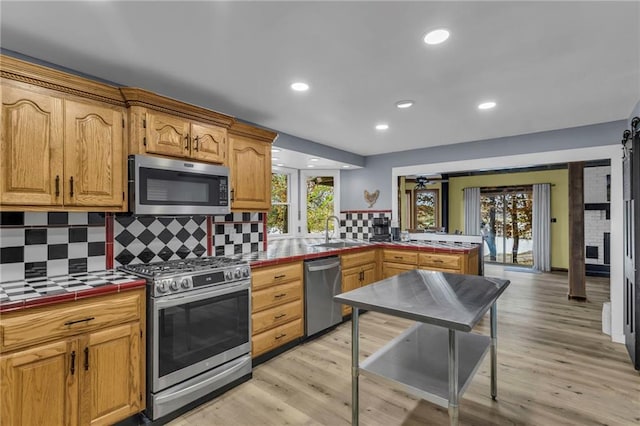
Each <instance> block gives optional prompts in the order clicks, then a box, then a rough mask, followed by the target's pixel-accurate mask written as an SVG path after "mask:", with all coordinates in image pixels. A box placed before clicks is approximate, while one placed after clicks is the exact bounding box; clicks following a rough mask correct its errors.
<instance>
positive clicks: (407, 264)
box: [382, 248, 479, 278]
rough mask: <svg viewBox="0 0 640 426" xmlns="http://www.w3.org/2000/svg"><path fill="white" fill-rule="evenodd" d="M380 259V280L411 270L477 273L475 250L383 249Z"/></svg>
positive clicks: (476, 250) (476, 253) (476, 251)
mask: <svg viewBox="0 0 640 426" xmlns="http://www.w3.org/2000/svg"><path fill="white" fill-rule="evenodd" d="M382 259H383V264H382V278H389V277H392V276H394V275H398V274H401V273H403V272H406V271H410V270H412V269H427V270H430V271H440V272H452V273H457V274H470V275H477V274H478V273H479V269H478V249H477V248H476V249H473V250H470V251H469V252H466V253H465V252H460V253H427V252H421V251H411V250H397V249H385V250H384V251H383V255H382Z"/></svg>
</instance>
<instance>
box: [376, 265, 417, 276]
mask: <svg viewBox="0 0 640 426" xmlns="http://www.w3.org/2000/svg"><path fill="white" fill-rule="evenodd" d="M417 268H418V267H417V266H416V265H406V264H402V263H391V262H384V263H383V264H382V278H383V279H384V278H389V277H393V276H394V275H398V274H401V273H403V272H407V271H411V270H413V269H417Z"/></svg>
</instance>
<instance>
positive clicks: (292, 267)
mask: <svg viewBox="0 0 640 426" xmlns="http://www.w3.org/2000/svg"><path fill="white" fill-rule="evenodd" d="M251 273H252V279H251V354H252V356H253V358H255V357H257V356H259V355H262V354H265V353H267V352H269V351H272V350H274V349H276V348H278V347H279V346H282V345H284V344H285V343H289V342H291V341H293V340H295V339H297V338H299V337H302V336H303V335H304V303H303V301H304V288H303V285H302V280H303V272H302V262H292V263H286V264H283V265H276V266H267V267H264V268H254V269H252V271H251Z"/></svg>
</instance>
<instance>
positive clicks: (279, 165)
mask: <svg viewBox="0 0 640 426" xmlns="http://www.w3.org/2000/svg"><path fill="white" fill-rule="evenodd" d="M276 166H278V167H282V166H284V164H282V163H278V164H276Z"/></svg>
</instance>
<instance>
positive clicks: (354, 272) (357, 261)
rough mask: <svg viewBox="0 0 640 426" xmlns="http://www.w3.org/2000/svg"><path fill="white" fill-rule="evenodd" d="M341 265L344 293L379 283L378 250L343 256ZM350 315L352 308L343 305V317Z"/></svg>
mask: <svg viewBox="0 0 640 426" xmlns="http://www.w3.org/2000/svg"><path fill="white" fill-rule="evenodd" d="M340 263H341V266H342V292H343V293H344V292H346V291H351V290H355V289H357V288H360V287H362V286H365V285H368V284H371V283H374V282H376V281H378V267H377V250H367V251H362V252H358V253H349V254H343V255H342V256H341V257H340ZM350 313H351V307H350V306H348V305H342V315H343V316H344V315H349V314H350Z"/></svg>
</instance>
